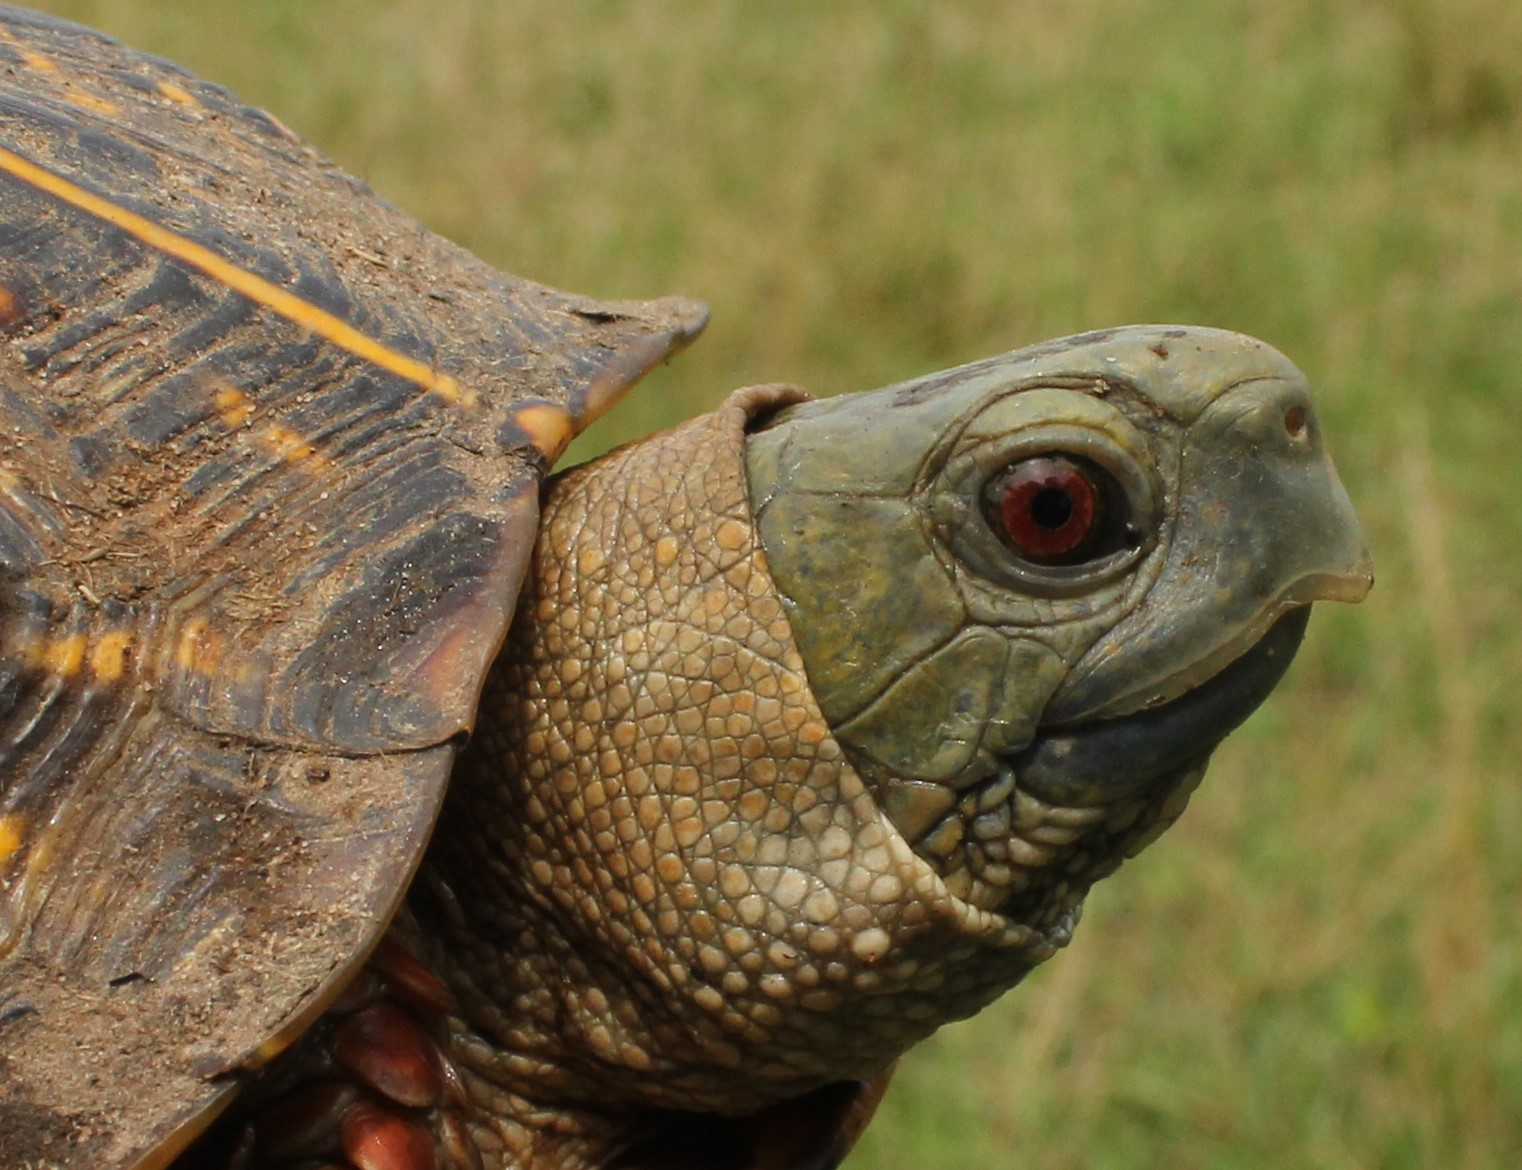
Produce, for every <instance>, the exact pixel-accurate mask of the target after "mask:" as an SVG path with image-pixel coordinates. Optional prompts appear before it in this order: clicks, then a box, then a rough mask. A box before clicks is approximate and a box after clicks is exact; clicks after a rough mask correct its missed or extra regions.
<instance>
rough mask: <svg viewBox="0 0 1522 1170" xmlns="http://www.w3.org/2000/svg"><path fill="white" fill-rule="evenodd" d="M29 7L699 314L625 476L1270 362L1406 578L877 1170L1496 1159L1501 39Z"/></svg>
mask: <svg viewBox="0 0 1522 1170" xmlns="http://www.w3.org/2000/svg"><path fill="white" fill-rule="evenodd" d="M47 6H48V7H50V8H52V9H53V10H55V11H58V12H60V13H62V14H65V15H69V16H72V17H75V18H78V19H82V20H85V21H87V22H90V23H94V24H97V25H100V26H103V27H105V28H107V29H108V30H110V31H112V32H114V33H116V34H117V35H119V36H122V37H124V38H126V39H129V40H131V41H133V42H134V43H136V44H138V45H140V46H143V47H147V48H150V49H152V50H154V51H156V52H159V53H162V54H164V55H167V56H171V57H174V58H176V59H178V60H181V61H183V62H185V63H186V64H188V65H190V66H192V67H193V68H195V69H196V70H197V71H199V72H201V73H203V74H206V75H208V76H211V77H214V78H216V79H218V80H221V81H223V82H224V83H226V84H228V85H230V86H232V87H233V88H234V89H236V90H238V91H239V92H240V93H242V94H243V95H244V96H246V97H247V98H249V99H251V100H253V101H256V102H258V103H260V104H262V105H266V106H268V107H270V108H272V109H274V110H275V111H277V112H278V113H279V114H280V115H281V117H282V118H284V120H285V121H287V122H288V123H290V124H291V125H293V126H295V127H297V128H299V129H300V130H302V131H303V132H304V133H306V134H307V135H308V136H310V137H312V138H313V139H315V140H316V141H317V142H318V143H319V144H320V145H322V146H323V147H324V148H325V149H326V150H328V151H329V152H330V153H332V154H333V155H335V156H336V157H338V158H339V159H340V160H341V161H342V162H344V163H345V164H346V165H347V166H348V167H349V168H350V169H352V170H354V171H356V172H358V173H359V174H361V175H363V176H365V177H366V178H368V179H369V180H370V181H371V182H372V183H373V184H374V185H375V186H376V187H377V188H379V189H380V190H381V192H382V193H383V194H385V195H386V196H388V197H389V198H390V199H392V200H393V201H394V202H396V203H398V204H400V205H402V206H404V207H406V208H408V209H409V210H411V211H412V212H414V213H415V214H417V215H419V216H420V218H422V219H423V220H424V221H425V222H427V223H428V224H429V225H430V226H432V227H434V228H436V229H438V230H440V231H442V232H444V233H445V234H447V235H450V236H452V237H454V238H455V239H457V240H459V241H461V242H462V243H465V244H467V245H468V246H470V247H472V248H474V249H475V250H477V251H478V252H480V253H482V254H483V255H485V256H487V257H488V258H490V259H491V260H493V261H495V262H497V263H499V264H501V265H503V266H505V267H509V268H511V269H513V270H514V271H517V272H520V273H523V274H526V275H530V276H533V277H536V278H539V279H542V280H546V281H548V282H551V283H554V284H558V285H562V286H565V287H569V288H573V289H576V290H577V291H583V292H593V293H598V294H604V295H616V296H640V295H647V294H650V295H653V294H659V293H666V292H676V291H681V292H686V293H691V294H694V295H699V296H702V297H704V298H706V299H708V300H709V301H710V302H711V303H712V305H713V307H714V310H715V317H714V324H713V326H712V327H711V329H710V332H709V335H708V336H707V337H706V338H705V339H704V340H703V341H702V342H701V343H700V344H699V345H698V346H696V347H695V348H694V349H693V350H692V351H691V352H690V353H689V354H688V355H686V356H685V357H683V358H682V360H681V361H680V362H679V363H677V364H676V365H675V366H673V367H672V368H671V369H670V370H669V371H668V372H666V373H664V374H662V375H661V376H660V377H659V378H658V379H656V380H654V381H652V383H651V384H650V385H649V386H647V387H646V388H644V389H643V390H642V392H640V393H639V394H638V395H636V396H635V399H634V400H633V401H632V402H631V404H630V405H629V406H628V407H627V408H626V409H623V410H620V411H619V412H617V413H616V414H615V416H614V417H613V418H612V419H610V420H609V421H608V422H607V423H604V424H600V427H599V429H598V433H597V434H596V436H595V441H596V442H600V443H603V444H607V443H611V442H614V441H618V440H620V439H622V438H625V437H629V436H632V435H634V434H638V433H640V432H642V431H644V430H647V429H649V428H651V427H653V426H657V425H662V424H665V423H668V422H671V421H674V420H676V419H677V418H679V417H682V416H684V415H686V414H688V413H690V412H691V411H693V410H694V409H698V408H701V407H705V406H709V405H712V404H713V403H715V402H717V401H718V400H719V398H720V397H721V396H722V395H723V393H724V392H725V391H727V390H728V389H729V388H731V387H732V386H735V385H738V384H741V383H743V382H747V381H759V380H792V381H798V382H802V383H804V384H805V385H808V386H810V387H812V388H814V389H816V390H819V391H835V390H839V389H845V388H856V387H863V386H868V385H873V384H878V383H881V382H885V381H890V380H895V379H898V378H901V377H906V376H909V375H911V374H914V373H917V372H921V371H924V370H928V369H931V368H934V367H936V366H938V365H943V364H948V363H955V362H960V361H964V360H970V359H972V358H975V357H978V356H982V355H985V354H988V353H993V352H998V351H1000V350H1005V349H1010V348H1014V347H1015V346H1017V345H1021V344H1024V343H1026V342H1030V341H1034V340H1037V339H1040V338H1043V337H1047V336H1052V335H1056V334H1060V333H1065V332H1072V331H1076V330H1080V329H1086V328H1092V327H1096V326H1101V325H1106V324H1114V323H1120V322H1126V321H1137V320H1183V321H1194V322H1199V323H1205V324H1213V325H1221V326H1227V327H1231V328H1237V329H1242V330H1245V331H1247V332H1251V333H1255V334H1258V335H1261V336H1263V337H1266V338H1268V339H1270V340H1272V341H1274V342H1275V343H1276V344H1278V345H1280V346H1281V347H1282V348H1284V349H1285V350H1286V351H1288V352H1289V353H1290V354H1291V355H1293V356H1294V357H1295V358H1296V359H1297V360H1298V361H1299V362H1300V363H1301V364H1302V365H1303V366H1304V367H1305V368H1306V369H1307V371H1309V373H1310V374H1311V375H1312V377H1313V379H1314V381H1315V382H1316V384H1317V385H1318V387H1319V393H1320V397H1319V405H1320V410H1321V413H1322V416H1323V419H1324V422H1325V425H1326V428H1327V430H1328V432H1329V433H1330V435H1331V436H1332V442H1333V444H1334V446H1335V448H1336V450H1337V454H1338V457H1339V462H1340V465H1341V468H1342V471H1343V474H1344V478H1345V480H1346V481H1347V483H1348V486H1349V489H1350V491H1351V493H1352V495H1353V497H1354V499H1355V501H1356V502H1357V503H1358V505H1359V507H1360V511H1361V512H1362V514H1363V516H1364V519H1365V521H1366V524H1367V527H1368V530H1369V534H1370V537H1371V540H1372V541H1373V544H1374V551H1375V557H1376V561H1377V563H1378V568H1379V584H1378V587H1377V588H1376V590H1375V592H1374V594H1373V595H1372V596H1371V598H1370V599H1369V601H1368V602H1367V603H1366V604H1365V605H1364V606H1363V607H1361V608H1360V609H1358V610H1346V611H1335V610H1330V609H1329V610H1327V611H1326V612H1324V613H1322V614H1320V615H1319V616H1318V619H1317V621H1316V622H1315V623H1314V628H1313V630H1312V635H1311V638H1310V641H1309V643H1308V645H1307V648H1306V650H1305V651H1304V653H1303V655H1302V660H1301V661H1300V663H1299V664H1298V665H1297V666H1296V668H1295V670H1294V672H1293V674H1292V677H1291V679H1290V681H1289V683H1288V684H1287V686H1286V687H1285V689H1284V691H1283V692H1282V693H1281V695H1280V696H1279V697H1277V698H1276V699H1275V701H1274V702H1273V703H1272V704H1271V705H1270V706H1269V708H1268V709H1267V710H1266V711H1264V712H1263V713H1262V714H1261V715H1260V716H1259V717H1257V718H1256V719H1255V720H1254V721H1253V722H1252V723H1250V724H1249V726H1248V727H1247V728H1246V729H1244V731H1243V732H1242V733H1241V734H1239V735H1238V736H1237V737H1236V738H1235V740H1234V741H1233V742H1232V743H1231V744H1230V745H1228V747H1227V748H1226V749H1225V750H1223V751H1222V753H1221V755H1220V758H1219V761H1218V763H1217V765H1216V767H1215V769H1214V772H1213V774H1212V777H1211V779H1210V780H1209V781H1208V782H1207V784H1206V785H1205V787H1204V788H1203V789H1202V791H1201V792H1200V793H1199V795H1198V796H1197V797H1196V798H1195V805H1194V808H1193V809H1192V810H1191V811H1190V813H1189V814H1188V815H1187V816H1186V817H1185V819H1184V821H1183V823H1182V824H1181V825H1180V826H1179V827H1178V828H1177V829H1175V830H1174V831H1173V832H1172V833H1171V834H1170V835H1169V837H1168V838H1167V841H1166V844H1165V845H1163V846H1161V847H1159V848H1157V849H1156V850H1154V851H1153V852H1151V853H1149V854H1147V855H1146V856H1145V857H1144V858H1143V859H1141V860H1140V861H1138V862H1137V863H1135V864H1133V865H1131V866H1130V867H1128V868H1127V869H1126V871H1124V873H1123V874H1122V875H1121V876H1120V877H1119V878H1117V879H1116V880H1114V881H1113V882H1111V883H1109V884H1108V885H1107V886H1105V887H1102V888H1101V890H1100V891H1099V892H1098V893H1097V894H1096V895H1095V897H1094V898H1093V899H1092V900H1091V903H1090V913H1089V916H1088V918H1087V920H1086V921H1085V924H1084V926H1083V928H1082V929H1081V930H1080V932H1079V935H1078V939H1077V940H1076V941H1075V943H1074V944H1073V946H1072V947H1071V949H1070V950H1069V952H1068V953H1067V954H1066V955H1064V956H1062V957H1061V958H1059V959H1058V960H1056V961H1055V962H1054V963H1053V964H1051V965H1050V966H1049V967H1048V968H1046V969H1045V970H1043V971H1042V972H1040V973H1038V974H1037V975H1036V976H1034V977H1033V978H1032V979H1031V980H1030V981H1029V982H1028V984H1027V985H1026V986H1025V987H1023V988H1021V989H1020V990H1019V991H1017V992H1016V993H1015V994H1013V995H1011V996H1009V997H1007V998H1006V999H1005V1000H1004V1001H1003V1002H1001V1003H1000V1004H998V1005H997V1006H996V1007H994V1008H993V1009H991V1010H990V1011H989V1012H987V1013H985V1014H984V1015H983V1016H982V1017H980V1018H979V1020H978V1021H977V1022H975V1023H973V1024H970V1025H962V1026H960V1027H953V1028H948V1029H946V1030H945V1031H944V1032H943V1033H942V1034H941V1035H939V1036H938V1037H936V1038H935V1039H934V1040H932V1041H931V1042H929V1043H927V1044H926V1045H924V1046H923V1047H922V1048H921V1049H920V1050H919V1051H917V1052H915V1053H914V1054H912V1055H911V1056H910V1057H909V1058H908V1059H907V1060H906V1061H905V1063H904V1065H903V1068H902V1072H901V1074H900V1078H899V1083H898V1085H897V1086H896V1088H895V1090H894V1091H893V1093H891V1094H890V1095H889V1098H888V1101H887V1103H886V1105H885V1107H884V1109H883V1112H882V1115H881V1118H880V1120H879V1121H878V1122H877V1124H876V1125H875V1126H874V1128H873V1129H872V1130H871V1131H870V1132H869V1134H868V1137H867V1138H866V1140H865V1142H864V1144H863V1148H862V1150H861V1152H860V1153H859V1154H858V1155H856V1156H855V1157H854V1158H853V1159H852V1162H851V1165H852V1167H854V1168H856V1170H868V1168H878V1170H889V1168H898V1167H903V1168H905V1170H907V1168H910V1167H913V1168H914V1170H933V1168H935V1167H947V1168H950V1167H964V1166H974V1167H1005V1166H1013V1165H1020V1166H1030V1167H1042V1168H1055V1170H1063V1168H1072V1170H1079V1168H1083V1170H1141V1168H1145V1167H1169V1168H1172V1170H1177V1168H1188V1167H1201V1168H1206V1167H1208V1168H1211V1170H1238V1168H1240V1170H1260V1168H1261V1170H1268V1168H1270V1167H1273V1168H1276V1170H1277V1168H1280V1167H1284V1166H1296V1167H1301V1166H1304V1167H1315V1168H1324V1170H1354V1168H1359V1170H1363V1168H1374V1167H1378V1168H1388V1170H1407V1168H1413V1170H1414V1168H1418V1167H1434V1168H1439V1170H1475V1168H1481V1167H1509V1166H1514V1165H1516V1164H1517V1158H1518V1156H1519V1155H1518V1152H1519V1151H1522V936H1519V932H1518V929H1517V927H1518V914H1517V910H1516V908H1517V907H1518V905H1519V893H1522V890H1519V886H1522V864H1519V863H1518V860H1517V859H1518V858H1519V857H1522V786H1519V784H1518V780H1519V772H1522V768H1519V761H1522V732H1519V730H1518V729H1519V728H1522V719H1519V718H1518V717H1517V715H1516V714H1515V705H1516V704H1517V703H1518V701H1519V699H1522V686H1519V683H1522V632H1519V628H1522V621H1519V615H1522V596H1519V594H1522V584H1519V582H1522V458H1519V456H1518V454H1517V452H1518V445H1519V444H1518V436H1519V430H1522V428H1519V419H1522V392H1519V388H1518V383H1519V371H1522V67H1519V62H1522V5H1517V4H1516V3H1515V2H1514V0H1377V2H1376V0H1352V2H1341V3H1338V2H1333V0H1277V2H1276V3H1273V4H1265V3H1246V2H1244V0H1218V2H1217V3H1214V4H1208V5H1207V4H1195V3H1185V2H1184V0H1110V2H1108V3H1106V2H1103V0H1063V2H1057V0H1029V2H1021V3H995V2H993V0H981V2H979V0H972V2H957V0H949V2H947V3H941V4H936V5H921V4H910V3H906V2H902V0H876V2H873V3H868V2H865V0H848V2H840V3H833V4H830V5H824V4H804V3H798V2H789V0H781V2H779V3H774V4H741V3H738V2H735V0H708V2H707V3H696V2H687V3H680V2H677V0H647V2H646V3H643V4H616V3H612V2H608V0H604V2H594V0H514V2H513V3H491V2H488V0H392V2H378V0H335V2H332V3H298V2H296V0H262V2H260V3H236V4H234V3H227V4H213V3H208V2H206V0H99V2H96V3H85V2H78V3H63V2H55V3H51V4H49V5H47Z"/></svg>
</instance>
